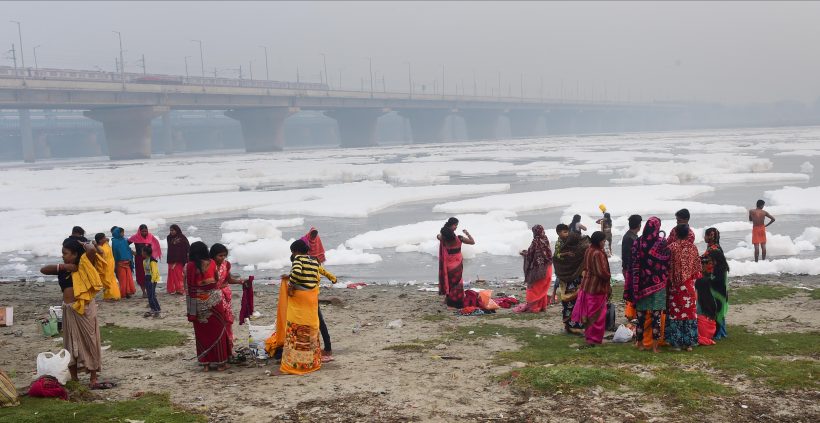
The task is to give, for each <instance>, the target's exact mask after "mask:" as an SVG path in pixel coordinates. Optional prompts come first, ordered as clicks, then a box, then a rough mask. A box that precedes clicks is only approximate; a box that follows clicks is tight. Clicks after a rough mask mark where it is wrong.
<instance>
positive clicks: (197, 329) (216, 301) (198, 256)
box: [185, 241, 231, 372]
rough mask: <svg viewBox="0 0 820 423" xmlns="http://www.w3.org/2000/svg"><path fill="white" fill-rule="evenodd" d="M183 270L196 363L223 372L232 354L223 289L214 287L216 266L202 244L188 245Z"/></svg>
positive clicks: (206, 248)
mask: <svg viewBox="0 0 820 423" xmlns="http://www.w3.org/2000/svg"><path fill="white" fill-rule="evenodd" d="M185 270H186V277H185V279H186V285H187V287H188V297H187V307H188V321H189V322H192V323H193V324H194V337H195V338H196V355H197V360H199V363H200V364H202V365H203V366H204V368H203V370H204V371H206V372H207V371H208V369H209V367H210V365H212V364H214V365H216V366H218V367H217V370H225V369H227V368H228V364H227V362H228V357H229V356H230V354H231V344H230V342H229V340H228V322H227V312H226V310H225V302H224V301H223V299H222V290H221V289H219V288H218V287H217V284H216V263H214V261H213V260H211V259H210V257H209V255H208V246H207V245H205V243H204V242H202V241H197V242H195V243H193V244H191V248H190V250H189V253H188V264H187V265H186V269H185Z"/></svg>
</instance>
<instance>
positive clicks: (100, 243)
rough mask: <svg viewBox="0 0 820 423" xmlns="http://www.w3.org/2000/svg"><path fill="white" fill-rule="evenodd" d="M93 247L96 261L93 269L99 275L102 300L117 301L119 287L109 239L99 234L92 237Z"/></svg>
mask: <svg viewBox="0 0 820 423" xmlns="http://www.w3.org/2000/svg"><path fill="white" fill-rule="evenodd" d="M94 247H95V248H96V250H97V260H96V261H95V262H94V267H95V268H96V269H97V273H99V274H100V281H101V282H102V284H103V300H110V301H119V299H120V296H121V295H120V285H119V283H118V282H117V275H116V270H115V266H116V265H117V263H116V262H115V261H114V251H113V250H112V249H111V244H110V242H109V239H108V238H106V236H105V234H104V233H102V232H100V233H98V234H97V235H94Z"/></svg>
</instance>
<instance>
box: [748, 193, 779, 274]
mask: <svg viewBox="0 0 820 423" xmlns="http://www.w3.org/2000/svg"><path fill="white" fill-rule="evenodd" d="M765 204H766V202H765V201H763V200H757V208H756V209H752V210H749V221H751V222H752V244H754V246H755V262H757V256H758V254H759V250H763V260H766V227H767V226H769V225H771V224H772V223H774V217H773V216H772V215H770V214H769V212H767V211H765V210H763V206H764V205H765ZM767 217H768V218H769V219H771V220H769V223H768V224H767V223H766V218H767Z"/></svg>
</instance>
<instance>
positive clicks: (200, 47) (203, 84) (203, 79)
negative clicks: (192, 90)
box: [191, 40, 205, 90]
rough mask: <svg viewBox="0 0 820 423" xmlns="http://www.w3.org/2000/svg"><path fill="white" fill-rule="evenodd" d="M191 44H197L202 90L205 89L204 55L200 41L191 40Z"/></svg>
mask: <svg viewBox="0 0 820 423" xmlns="http://www.w3.org/2000/svg"><path fill="white" fill-rule="evenodd" d="M191 42H192V43H198V44H199V66H200V69H201V71H202V89H203V90H204V89H205V55H204V54H203V50H202V40H191Z"/></svg>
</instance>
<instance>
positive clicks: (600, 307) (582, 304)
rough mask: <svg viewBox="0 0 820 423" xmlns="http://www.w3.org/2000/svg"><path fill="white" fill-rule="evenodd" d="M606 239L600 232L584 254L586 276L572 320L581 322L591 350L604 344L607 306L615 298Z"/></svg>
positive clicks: (593, 236) (595, 235)
mask: <svg viewBox="0 0 820 423" xmlns="http://www.w3.org/2000/svg"><path fill="white" fill-rule="evenodd" d="M605 244H606V235H604V233H603V232H601V231H598V232H595V233H594V234H592V243H591V245H590V246H589V248H587V251H586V254H584V273H583V279H582V280H581V287H580V288H578V300H577V301H576V303H575V308H574V309H573V310H572V320H573V321H575V322H581V323H582V324H583V325H584V327H585V329H584V336H585V337H586V341H587V346H589V347H592V346H595V344H600V343H602V342H603V339H604V331H605V329H606V303H607V300H608V299H609V297H610V296H611V295H612V286H611V285H610V278H611V276H612V275H611V273H610V270H609V261H608V260H607V258H606V253H605V252H604V245H605Z"/></svg>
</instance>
